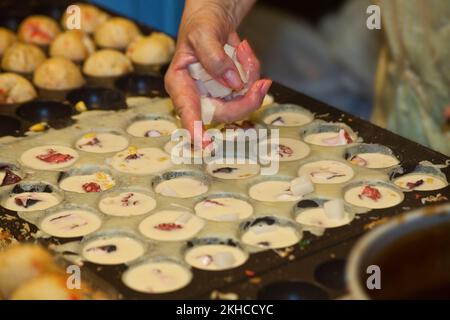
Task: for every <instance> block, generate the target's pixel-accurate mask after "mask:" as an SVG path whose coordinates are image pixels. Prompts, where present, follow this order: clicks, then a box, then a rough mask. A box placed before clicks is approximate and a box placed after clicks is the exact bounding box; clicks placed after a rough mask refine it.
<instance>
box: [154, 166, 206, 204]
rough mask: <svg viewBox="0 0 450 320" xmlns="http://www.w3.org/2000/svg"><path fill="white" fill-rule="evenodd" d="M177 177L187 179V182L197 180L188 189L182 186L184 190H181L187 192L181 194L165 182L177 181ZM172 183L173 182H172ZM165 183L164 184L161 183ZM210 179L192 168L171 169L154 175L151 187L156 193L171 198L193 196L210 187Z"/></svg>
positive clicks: (202, 192)
mask: <svg viewBox="0 0 450 320" xmlns="http://www.w3.org/2000/svg"><path fill="white" fill-rule="evenodd" d="M179 179H183V180H182V181H183V182H185V181H186V180H184V179H189V180H188V181H187V182H190V181H192V180H194V181H196V182H197V185H192V186H191V187H190V188H189V189H190V190H188V188H182V189H186V190H181V191H189V192H188V193H187V194H181V193H179V192H177V190H174V189H173V187H174V186H171V185H168V184H167V183H166V182H171V181H177V180H179ZM172 183H173V182H172ZM163 184H165V185H163ZM210 184H211V181H210V179H209V177H208V176H207V175H206V174H204V173H203V172H201V171H194V170H173V171H166V172H164V173H162V174H161V175H159V176H156V177H155V178H153V180H152V187H153V190H155V192H156V193H158V194H160V195H162V196H165V197H173V198H194V197H197V196H200V195H202V194H204V193H206V192H208V189H209V187H210Z"/></svg>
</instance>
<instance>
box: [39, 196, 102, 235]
mask: <svg viewBox="0 0 450 320" xmlns="http://www.w3.org/2000/svg"><path fill="white" fill-rule="evenodd" d="M102 224H103V218H102V216H101V214H100V213H99V212H97V211H96V210H94V209H93V208H91V207H89V206H86V205H76V204H65V205H62V206H59V207H56V208H54V209H51V210H48V211H46V212H45V215H44V216H43V217H41V219H40V220H39V222H38V226H39V229H41V230H42V231H43V232H45V233H47V234H49V235H51V236H53V237H57V238H65V239H71V238H80V237H84V236H86V235H88V234H91V233H94V232H95V231H97V230H98V229H100V227H101V226H102Z"/></svg>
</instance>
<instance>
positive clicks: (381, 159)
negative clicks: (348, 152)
mask: <svg viewBox="0 0 450 320" xmlns="http://www.w3.org/2000/svg"><path fill="white" fill-rule="evenodd" d="M359 158H360V159H362V161H361V160H360V159H359ZM350 162H351V163H353V164H355V165H358V166H361V167H365V168H369V169H384V168H390V167H393V166H395V165H397V164H399V163H400V162H399V161H398V159H397V158H396V157H394V156H392V155H388V154H384V153H360V154H358V155H357V156H356V157H355V158H353V159H350Z"/></svg>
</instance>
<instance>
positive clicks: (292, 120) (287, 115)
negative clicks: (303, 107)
mask: <svg viewBox="0 0 450 320" xmlns="http://www.w3.org/2000/svg"><path fill="white" fill-rule="evenodd" d="M263 121H264V123H265V124H267V125H272V126H276V127H300V126H304V125H306V124H308V123H310V122H311V121H313V117H312V116H311V115H309V114H307V113H302V112H295V111H280V112H276V113H273V114H271V115H268V116H267V117H265V118H264V120H263Z"/></svg>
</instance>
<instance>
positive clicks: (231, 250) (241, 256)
mask: <svg viewBox="0 0 450 320" xmlns="http://www.w3.org/2000/svg"><path fill="white" fill-rule="evenodd" d="M248 257H249V254H248V253H247V252H246V251H245V250H244V249H243V248H242V247H241V245H240V244H239V242H238V241H235V240H234V239H230V238H216V237H208V238H197V239H193V240H192V241H189V242H188V243H187V245H186V247H185V250H184V259H185V262H186V263H187V264H189V265H191V266H192V267H194V268H196V269H200V270H206V271H223V270H229V269H234V268H237V267H239V266H241V265H243V264H244V263H245V262H246V261H247V260H248Z"/></svg>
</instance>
